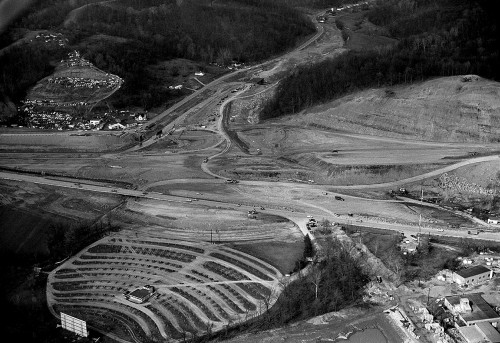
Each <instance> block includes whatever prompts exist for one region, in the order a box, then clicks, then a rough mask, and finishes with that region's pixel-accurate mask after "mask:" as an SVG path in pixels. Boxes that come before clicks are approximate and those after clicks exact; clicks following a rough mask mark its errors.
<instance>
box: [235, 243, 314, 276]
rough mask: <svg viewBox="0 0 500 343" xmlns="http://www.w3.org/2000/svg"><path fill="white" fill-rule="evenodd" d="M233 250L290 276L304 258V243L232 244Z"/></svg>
mask: <svg viewBox="0 0 500 343" xmlns="http://www.w3.org/2000/svg"><path fill="white" fill-rule="evenodd" d="M230 246H231V247H232V248H233V249H236V250H240V251H243V252H246V253H247V254H250V255H252V256H255V257H258V258H260V259H261V260H263V261H266V262H267V263H269V264H271V265H273V266H274V267H276V268H278V270H279V271H280V272H281V273H282V274H288V273H290V272H291V271H292V270H293V269H294V268H295V262H296V261H298V260H300V259H301V258H302V254H303V252H304V243H303V242H300V241H298V242H296V243H283V242H263V243H253V244H231V245H230Z"/></svg>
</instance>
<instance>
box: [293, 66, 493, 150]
mask: <svg viewBox="0 0 500 343" xmlns="http://www.w3.org/2000/svg"><path fill="white" fill-rule="evenodd" d="M287 120H288V121H291V122H293V123H297V122H299V123H300V124H305V125H307V124H309V125H310V124H313V125H318V126H320V127H325V128H332V129H338V130H346V131H350V132H357V133H363V134H372V135H382V136H389V137H408V138H415V139H422V140H431V141H442V142H499V141H500V83H498V82H494V81H490V80H486V79H483V78H480V77H477V76H472V75H467V76H454V77H445V78H437V79H434V80H430V81H425V82H422V83H418V84H414V85H411V86H398V87H394V88H390V89H389V88H378V89H371V90H367V91H362V92H359V93H355V94H351V95H348V96H345V97H342V98H340V99H338V100H335V101H333V102H329V103H327V104H323V105H320V106H316V107H313V108H311V109H309V110H306V111H305V113H303V114H301V115H296V116H291V117H289V118H288V119H287Z"/></svg>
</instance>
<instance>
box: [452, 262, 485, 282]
mask: <svg viewBox="0 0 500 343" xmlns="http://www.w3.org/2000/svg"><path fill="white" fill-rule="evenodd" d="M492 277H493V271H492V270H491V269H489V268H486V267H485V266H474V267H470V268H467V269H462V270H459V271H458V272H454V273H453V275H452V278H453V281H454V282H456V283H458V284H459V285H471V286H472V285H477V284H480V283H483V282H485V281H487V280H489V279H491V278H492Z"/></svg>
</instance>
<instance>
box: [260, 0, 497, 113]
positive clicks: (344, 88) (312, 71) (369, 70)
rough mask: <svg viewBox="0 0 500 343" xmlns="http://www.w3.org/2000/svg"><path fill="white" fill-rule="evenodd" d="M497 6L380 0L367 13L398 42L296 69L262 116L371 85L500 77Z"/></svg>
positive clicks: (489, 3)
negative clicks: (456, 77)
mask: <svg viewBox="0 0 500 343" xmlns="http://www.w3.org/2000/svg"><path fill="white" fill-rule="evenodd" d="M492 8H493V1H488V0H484V1H467V0H437V1H429V0H414V1H408V0H388V1H379V2H377V3H376V5H375V6H374V8H373V9H372V10H370V11H369V12H368V13H367V18H368V19H369V20H370V21H371V22H372V23H374V24H376V25H379V26H382V27H385V28H387V30H388V32H390V35H391V36H392V37H394V38H397V39H398V43H397V44H395V45H393V46H391V47H388V48H385V49H378V50H367V51H359V52H354V51H349V52H347V53H345V54H343V55H341V56H339V57H337V58H334V59H330V60H327V61H324V62H320V63H318V64H314V65H308V66H303V67H300V68H297V69H296V70H293V71H292V72H291V73H290V74H289V75H288V76H287V77H286V78H285V79H284V80H283V81H282V82H281V83H280V85H279V87H278V90H277V92H276V94H275V96H274V98H273V99H271V100H270V101H269V102H268V103H267V104H266V106H265V108H264V109H263V111H262V114H261V119H269V118H275V117H279V116H282V115H285V114H294V113H297V112H300V111H301V110H303V109H305V108H307V107H310V106H313V105H316V104H320V103H324V102H327V101H330V100H333V99H335V98H338V97H340V96H342V95H345V94H348V93H350V92H353V91H356V90H361V89H365V88H368V87H383V86H392V85H396V84H402V83H411V82H415V81H422V80H425V79H428V78H432V77H439V76H452V75H461V74H477V75H479V76H482V77H485V78H489V79H493V80H500V67H499V65H500V64H499V62H500V51H499V49H500V44H499V41H498V39H499V32H498V27H497V25H496V20H495V18H494V17H493V15H494V13H495V12H494V11H493V10H492ZM388 94H389V93H388ZM389 95H390V94H389Z"/></svg>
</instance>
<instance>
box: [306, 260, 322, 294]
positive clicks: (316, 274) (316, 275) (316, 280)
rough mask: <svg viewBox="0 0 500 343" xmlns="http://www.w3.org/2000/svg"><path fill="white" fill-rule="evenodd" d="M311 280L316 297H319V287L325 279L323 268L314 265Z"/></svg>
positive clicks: (310, 275)
mask: <svg viewBox="0 0 500 343" xmlns="http://www.w3.org/2000/svg"><path fill="white" fill-rule="evenodd" d="M309 280H310V281H311V283H312V284H313V285H314V294H315V297H314V299H318V289H319V285H320V283H321V281H322V280H323V270H322V269H320V268H318V267H317V266H314V267H313V269H312V270H311V273H310V274H309Z"/></svg>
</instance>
